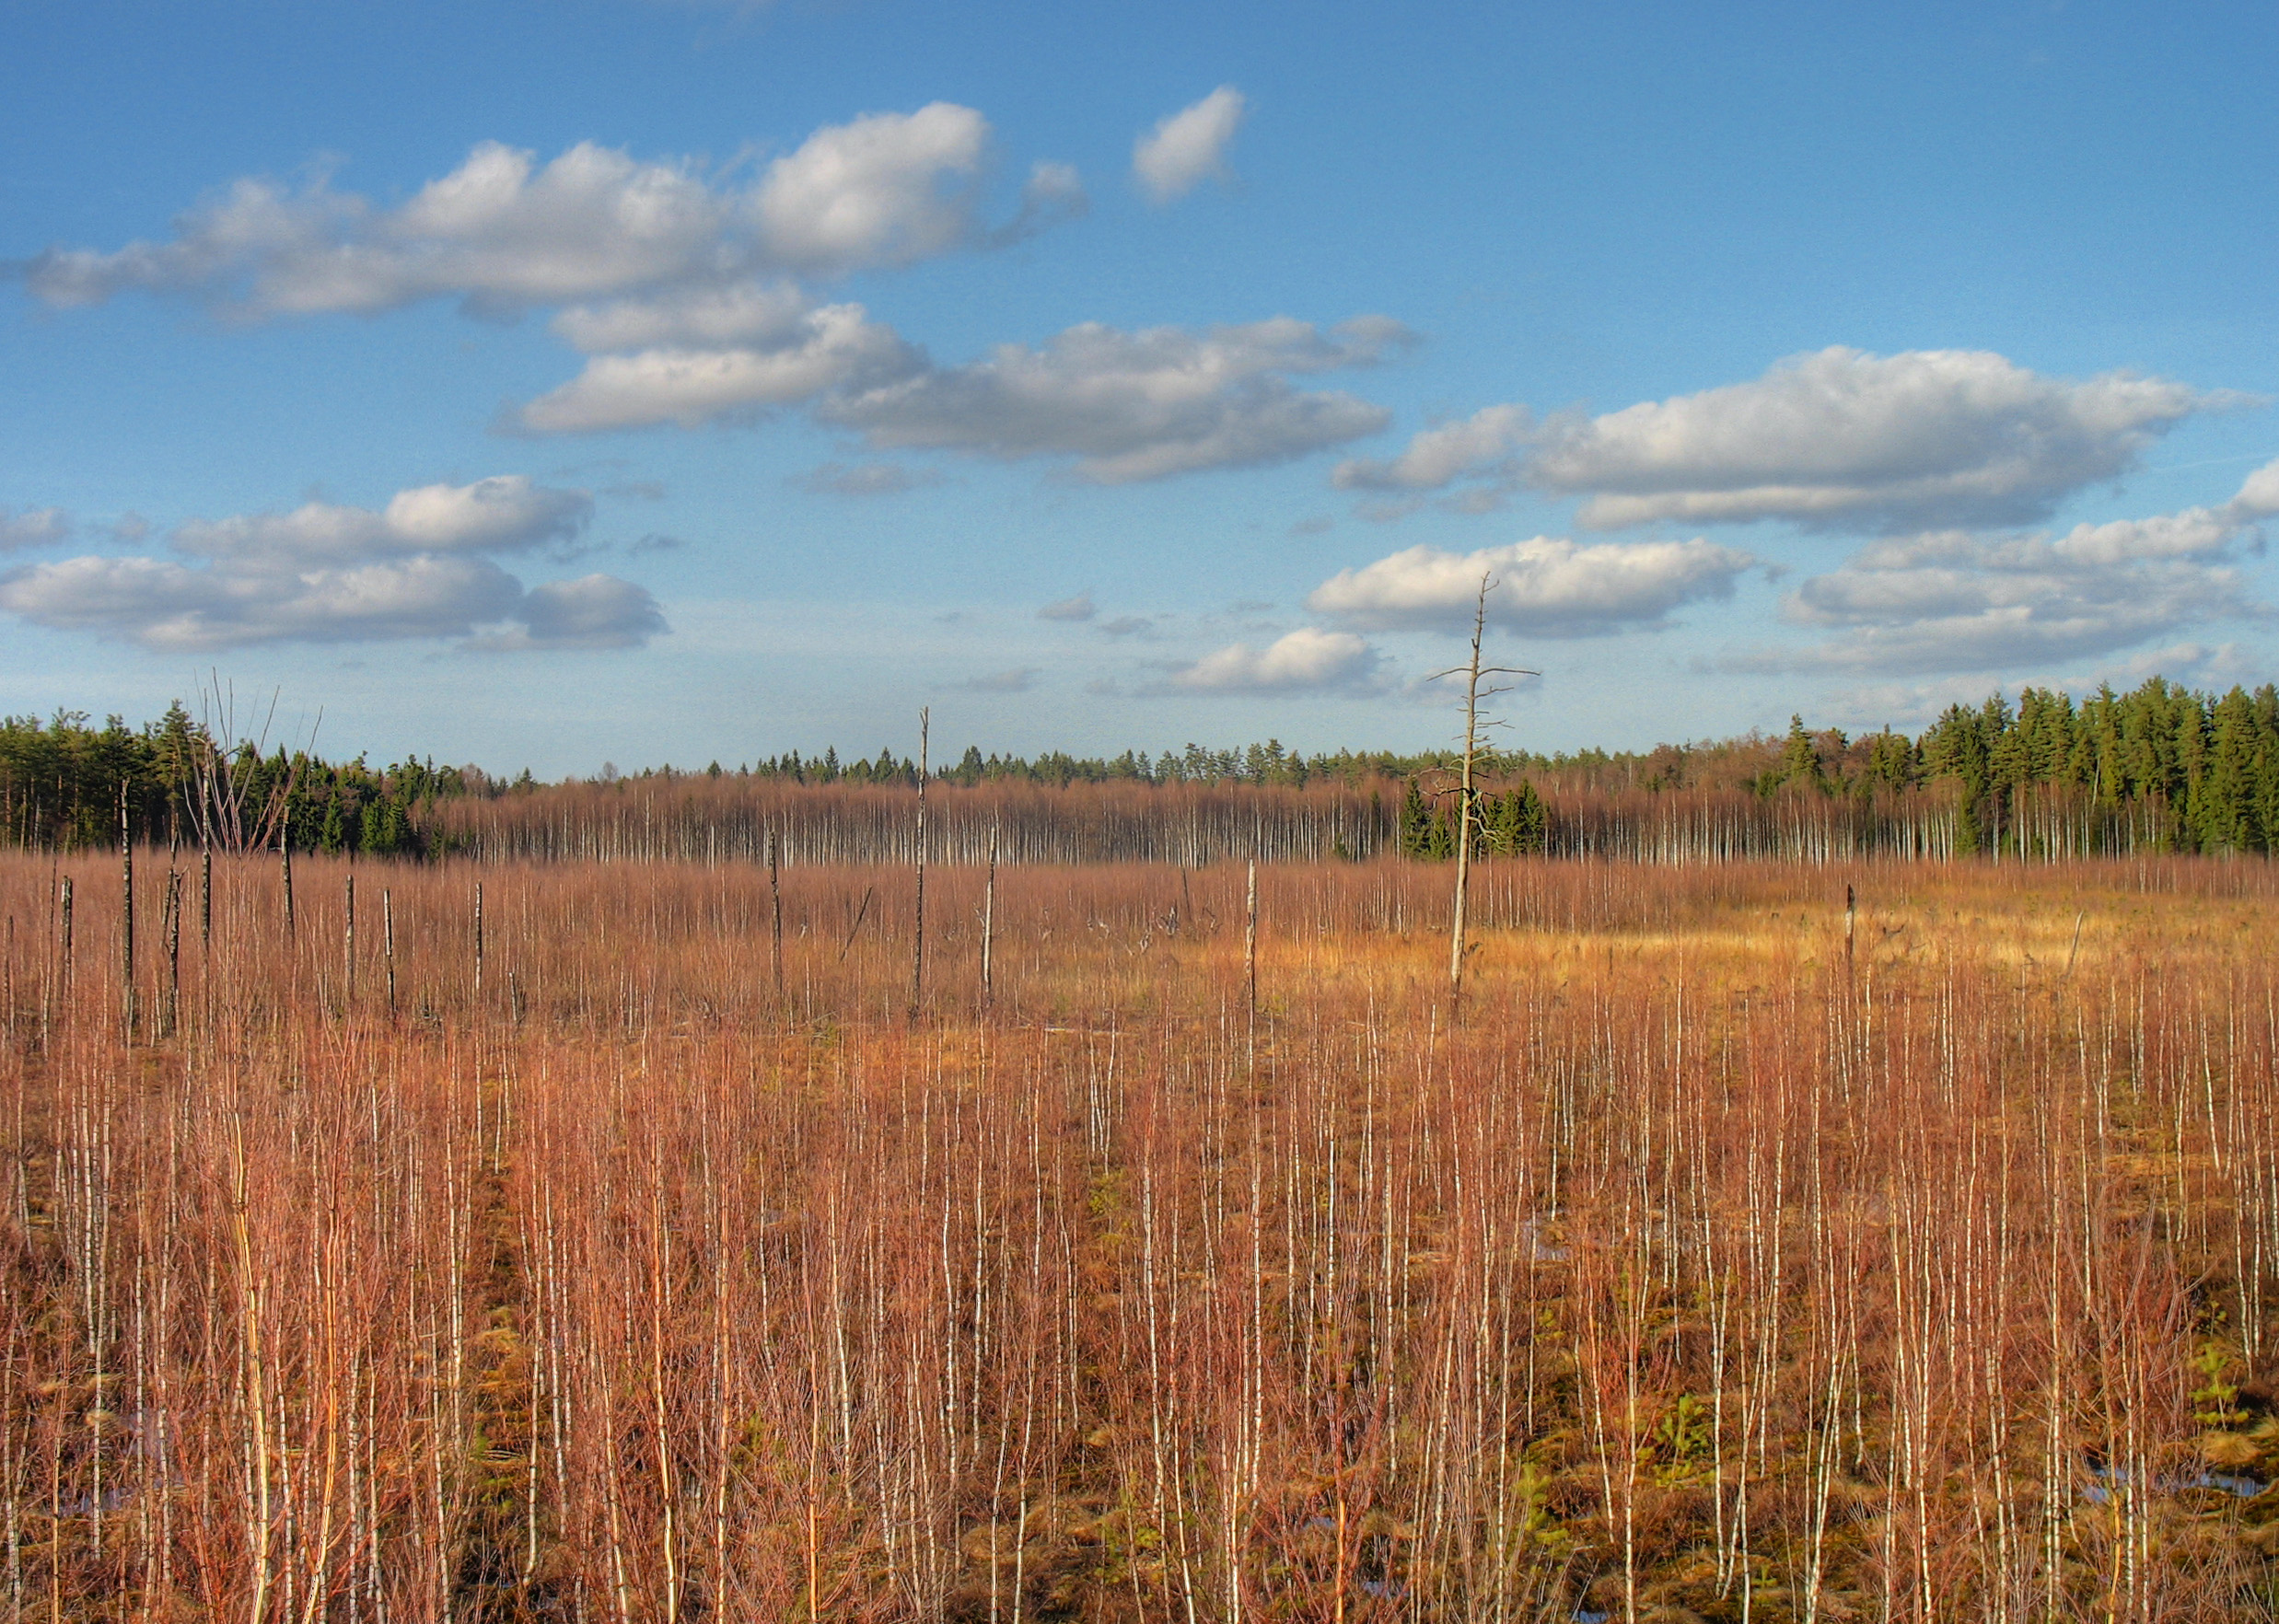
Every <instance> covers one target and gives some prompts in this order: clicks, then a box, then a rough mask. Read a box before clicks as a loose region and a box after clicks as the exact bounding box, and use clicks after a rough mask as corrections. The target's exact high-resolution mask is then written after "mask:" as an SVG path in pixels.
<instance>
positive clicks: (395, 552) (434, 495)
mask: <svg viewBox="0 0 2279 1624" xmlns="http://www.w3.org/2000/svg"><path fill="white" fill-rule="evenodd" d="M592 515H593V498H592V497H590V496H588V495H587V493H585V492H583V491H559V490H552V489H550V488H548V487H546V486H543V485H534V484H532V483H531V482H530V481H529V476H527V475H524V474H500V475H497V476H494V478H491V479H487V480H477V481H475V482H474V483H473V484H471V485H421V486H417V487H415V488H413V489H411V490H407V491H399V492H397V493H395V495H393V496H392V497H390V498H389V501H388V505H387V506H385V507H384V508H381V509H379V510H378V511H377V512H375V511H373V510H372V509H370V508H365V507H344V506H340V505H335V504H332V503H329V502H310V503H307V504H304V505H302V506H300V507H297V508H296V509H294V510H293V511H292V512H291V513H255V514H238V515H233V516H231V517H228V518H226V519H221V520H218V521H216V522H214V523H207V522H205V521H204V520H200V519H193V520H192V521H191V522H190V523H188V524H186V525H184V526H182V527H181V528H180V529H179V530H177V531H176V532H175V533H174V545H175V547H176V549H177V550H178V551H182V552H186V553H190V554H192V555H194V556H197V557H202V558H214V559H237V560H268V561H273V562H276V563H282V564H285V565H291V566H297V565H300V564H323V563H355V562H363V561H367V560H374V559H383V558H395V557H403V556H407V555H410V554H414V553H423V552H436V553H450V552H513V551H521V550H523V549H526V548H530V547H536V546H539V545H541V543H544V542H549V541H566V540H568V539H570V538H572V537H573V536H575V535H576V534H577V532H578V531H579V530H581V529H583V528H585V526H586V522H587V519H589V518H590V517H591V516H592Z"/></svg>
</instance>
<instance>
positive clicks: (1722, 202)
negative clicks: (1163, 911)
mask: <svg viewBox="0 0 2279 1624" xmlns="http://www.w3.org/2000/svg"><path fill="white" fill-rule="evenodd" d="M0 29H4V30H5V38H6V41H7V48H6V50H5V51H0V154H4V155H5V163H0V713H13V714H24V713H35V714H40V715H46V714H49V713H52V712H54V711H56V710H57V709H59V708H63V709H69V710H76V711H85V712H87V713H92V714H94V715H97V716H100V715H103V714H107V713H113V712H116V713H123V714H125V715H126V716H128V717H129V718H130V719H131V720H140V719H143V718H146V717H149V716H153V715H156V714H157V713H158V712H159V711H160V710H161V709H163V708H164V706H165V705H166V703H167V702H168V701H169V699H172V698H175V697H178V696H179V697H180V698H182V699H184V700H185V701H186V702H191V703H192V709H193V712H195V711H196V710H197V709H198V705H197V700H196V696H197V694H198V693H199V691H200V690H201V688H202V687H203V688H207V689H211V688H212V687H214V686H215V685H216V684H218V685H219V686H220V687H221V688H222V689H223V690H234V691H235V692H236V693H237V694H238V696H239V705H240V709H241V710H250V708H251V707H250V705H249V704H248V702H247V696H250V695H263V696H268V695H274V696H275V698H276V715H277V718H278V721H277V724H276V736H277V737H285V736H287V735H289V736H290V737H292V738H294V739H295V740H297V741H308V740H311V739H313V740H314V742H315V743H316V745H317V747H318V748H320V750H322V751H323V752H324V753H325V754H327V755H329V756H334V757H344V756H351V755H355V754H356V753H358V752H368V753H369V754H370V755H371V756H372V757H373V758H374V759H375V760H391V759H395V758H398V757H401V756H402V755H404V754H406V753H416V754H420V755H425V756H433V757H435V758H436V759H437V760H448V761H471V762H475V763H478V764H481V765H483V766H484V767H486V768H488V769H490V770H492V771H506V772H512V771H516V770H517V769H520V768H524V767H528V768H529V769H531V770H533V771H537V772H538V773H539V774H540V775H541V776H544V777H554V776H560V775H563V774H580V775H583V774H588V773H591V772H594V771H598V770H599V767H600V766H601V764H602V763H603V762H605V761H607V762H610V763H613V764H615V765H617V766H618V767H619V768H620V770H622V771H632V770H634V769H636V768H639V767H644V766H655V765H660V764H665V763H672V764H676V765H679V766H682V767H690V766H702V765H703V764H705V763H707V762H709V761H713V760H718V761H722V762H725V763H727V764H729V765H731V766H732V765H735V764H737V763H738V762H741V761H749V760H757V759H759V758H761V757H762V756H773V755H775V754H777V753H779V752H781V751H783V750H785V749H792V748H796V749H800V750H802V751H818V750H820V749H821V748H823V747H824V746H825V745H826V744H831V745H835V746H837V747H838V748H840V749H841V750H842V752H860V753H862V754H864V755H866V756H867V755H872V754H875V753H876V752H877V750H878V748H880V747H881V746H882V745H883V746H887V747H890V748H893V749H894V750H895V751H896V752H897V753H898V754H911V753H914V749H915V746H916V734H917V715H918V712H919V710H920V708H921V707H925V708H927V709H928V710H929V711H930V713H931V715H932V718H933V729H932V736H933V739H934V746H935V749H936V752H937V753H942V752H944V751H947V752H948V753H952V754H954V753H955V752H956V751H958V750H960V749H962V748H963V747H964V746H965V745H967V744H969V743H971V744H974V745H978V746H979V747H980V748H982V749H983V751H984V752H992V751H1013V752H1019V753H1023V754H1033V753H1035V752H1037V751H1041V750H1045V749H1065V750H1069V751H1073V752H1076V753H1080V754H1113V753H1115V752H1118V751H1121V750H1122V749H1124V748H1138V749H1143V750H1145V751H1147V752H1148V753H1150V754H1153V753H1155V752H1157V751H1159V750H1161V749H1164V748H1172V749H1174V750H1176V749H1178V748H1180V747H1181V746H1182V745H1183V744H1185V743H1186V742H1188V741H1199V742H1202V743H1204V744H1206V745H1213V746H1225V745H1230V744H1235V743H1238V742H1247V741H1250V740H1262V739H1265V738H1268V737H1274V738H1279V739H1280V740H1282V741H1283V742H1284V743H1285V744H1286V745H1289V746H1291V747H1293V748H1300V749H1305V750H1308V751H1319V750H1328V749H1335V748H1342V747H1351V748H1398V749H1414V748H1429V747H1433V746H1436V745H1442V744H1445V743H1448V741H1449V740H1450V739H1451V737H1453V736H1454V735H1455V733H1456V732H1457V731H1458V729H1459V726H1460V718H1459V711H1458V708H1457V703H1456V701H1457V698H1458V696H1457V695H1456V694H1455V693H1453V692H1452V691H1451V689H1450V685H1449V683H1448V681H1447V680H1446V679H1436V673H1438V672H1441V671H1444V670H1445V669H1447V668H1448V667H1451V666H1454V665H1457V664H1459V663H1460V662H1461V661H1462V660H1463V659H1464V658H1465V657H1466V655H1467V652H1468V646H1469V639H1470V635H1471V628H1472V623H1473V619H1474V615H1475V612H1479V611H1484V616H1485V633H1484V647H1485V657H1486V658H1487V659H1488V661H1489V662H1490V663H1492V664H1496V665H1503V666H1509V667H1519V668H1523V669H1525V670H1528V671H1530V672H1533V673H1535V675H1530V676H1527V677H1524V678H1520V679H1514V686H1513V688H1512V690H1511V691H1510V692H1508V693H1505V694H1502V695H1500V696H1498V697H1497V698H1496V699H1495V701H1494V715H1495V717H1496V719H1497V720H1499V721H1500V722H1501V723H1502V724H1503V725H1504V726H1503V728H1502V730H1501V731H1500V732H1499V733H1498V734H1497V735H1496V737H1497V739H1498V741H1499V742H1501V743H1504V744H1506V745H1507V746H1511V747H1516V748H1529V749H1535V750H1545V751H1551V750H1560V749H1573V748H1582V747H1587V746H1592V745H1598V746H1604V747H1608V748H1644V747H1646V746H1650V745H1653V744H1655V743H1657V742H1663V741H1681V740H1687V739H1698V738H1709V737H1727V736H1730V735H1733V734H1737V733H1741V732H1745V731H1747V730H1749V729H1751V728H1760V729H1764V730H1767V731H1773V732H1777V731H1779V730H1781V729H1783V728H1785V726H1786V725H1787V721H1788V718H1789V716H1790V714H1791V713H1803V714H1804V715H1805V716H1806V718H1807V719H1808V721H1810V722H1812V723H1814V724H1815V725H1836V726H1842V727H1845V728H1847V729H1851V730H1855V731H1858V730H1866V729H1872V728H1875V727H1878V726H1883V725H1893V726H1898V727H1901V728H1907V729H1917V728H1920V727H1921V726H1922V725H1924V723H1925V722H1927V721H1928V720H1929V719H1931V718H1932V717H1934V716H1936V714H1937V713H1938V712H1939V711H1940V710H1942V709H1943V708H1945V707H1946V706H1947V705H1948V704H1949V703H1952V702H1957V701H1969V702H1975V701H1977V700H1979V699H1982V698H1983V697H1984V696H1985V695H1986V694H1987V693H1988V692H1990V691H1992V690H1994V689H1996V688H2002V689H2006V690H2009V691H2011V692H2015V691H2016V690H2017V688H2018V687H2020V686H2022V685H2025V684H2029V683H2035V684H2043V685H2051V686H2059V687H2064V688H2066V689H2068V690H2073V691H2076V692H2082V691H2086V690H2089V689H2091V688H2093V687H2094V686H2095V685H2096V684H2098V683H2099V682H2100V681H2110V682H2112V683H2114V684H2115V685H2116V686H2122V687H2126V686H2131V685H2134V683H2136V682H2139V681H2141V680H2143V679H2145V677H2147V676H2149V675H2152V674H2155V673H2158V674H2162V675H2166V676H2168V677H2169V678H2171V679H2177V680H2180V681H2183V682H2186V683H2189V684H2191V685H2192V686H2194V687H2198V688H2215V689H2225V688H2228V687H2230V686H2231V685H2232V684H2233V683H2240V684H2244V685H2246V686H2248V687H2250V688H2252V687H2254V686H2256V685H2258V684H2261V683H2263V682H2267V681H2270V680H2273V678H2274V676H2279V622H2274V621H2273V614H2272V606H2273V604H2274V603H2279V564H2275V563H2274V562H2273V560H2272V559H2271V558H2270V557H2269V556H2268V554H2267V552H2266V546H2265V542H2266V531H2267V530H2270V529H2272V528H2274V525H2275V524H2279V407H2275V406H2274V401H2279V278H2275V277H2274V274H2273V271H2274V254H2273V249H2274V247H2275V246H2279V230H2274V220H2275V219H2279V214H2275V212H2274V207H2273V205H2274V203H2279V165H2274V164H2273V162H2272V161H2271V155H2272V154H2273V151H2274V150H2275V149H2279V142H2275V141H2274V137H2279V100H2274V99H2273V97H2272V96H2271V95H2270V94H2269V89H2268V82H2267V79H2268V75H2267V74H2266V72H2265V71H2264V68H2265V67H2267V66H2268V64H2271V63H2272V62H2273V60H2275V59H2279V12H2275V11H2273V9H2272V8H2271V7H2269V6H2244V5H2238V6H2220V5H2204V6H2193V5H2184V6H2170V7H2157V8H2156V7H2147V6H2124V5H2119V4H2113V5H2087V4H2079V3H2061V4H2054V5H2053V4H2051V3H2049V0H2039V3H2036V4H2017V5H2012V4H2006V3H2004V0H1991V3H1982V4H1973V5H1970V6H1942V5H1936V4H1930V5H1925V4H1913V5H1908V6H1879V5H1874V4H1864V5H1858V6H1843V7H1830V6H1806V5H1796V6H1775V5H1744V6H1732V7H1714V8H1713V7H1701V6H1678V5H1663V6H1648V5H1636V4H1624V3H1620V0H1617V3H1611V4H1607V5H1602V6H1551V5H1517V4H1509V3H1506V4H1498V5H1480V6H1458V5H1416V6H1402V7H1386V6H1349V5H1323V4H1316V5H1309V6H1295V5H1271V4H1254V5H1241V6H1226V5H1223V4H1221V5H1214V6H1189V5H1185V4H1179V3H1171V4H1165V3H1157V4H1155V5H1150V6H1144V7H1142V6H1112V7H1111V6H1074V7H1072V6H1064V5H1051V6H1048V5H1041V4H1039V5H1033V6H1032V5H983V6H958V7H950V6H938V5H932V6H921V5H906V4H892V3H889V0H778V3H776V4H742V5H738V4H703V3H700V0H454V3H453V4H450V5H428V4H424V3H420V0H390V4H387V5H379V4H366V3H361V0H342V3H338V4H327V5H322V6H316V5H306V4H303V5H285V4H231V5H218V4H207V3H202V0H170V3H169V4H167V5H164V6H153V5H121V4H107V3H105V0H76V3H74V4H71V5H64V4H60V3H47V0H0ZM2259 64H2261V65H2259Z"/></svg>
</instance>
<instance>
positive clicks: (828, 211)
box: [752, 101, 989, 273]
mask: <svg viewBox="0 0 2279 1624" xmlns="http://www.w3.org/2000/svg"><path fill="white" fill-rule="evenodd" d="M988 145H989V121H988V120H986V119H984V118H983V117H982V115H981V114H980V113H978V112H975V111H974V110H972V109H971V108H970V107H959V106H957V105H955V104H953V103H951V102H947V101H936V102H933V103H930V104H929V105H927V106H925V107H922V108H920V109H919V110H917V111H916V112H914V113H869V114H866V115H865V116H863V117H862V118H859V119H855V121H853V122H850V123H845V124H836V125H830V126H827V127H825V128H823V129H820V130H818V131H817V132H816V133H814V134H812V135H810V136H808V138H807V140H806V141H805V142H804V143H802V144H801V145H800V146H799V148H798V150H797V151H796V152H793V153H791V154H789V155H787V156H785V157H780V158H777V159H776V160H775V161H774V162H773V163H772V164H770V165H769V166H768V168H767V173H766V174H765V175H764V176H763V177H762V180H761V182H760V188H759V191H758V194H757V195H756V196H755V197H754V199H753V200H752V204H753V212H754V214H755V215H756V217H757V218H758V220H759V223H760V228H761V238H762V242H763V243H764V244H765V246H766V251H767V253H768V256H769V258H770V259H771V260H772V261H773V262H774V263H776V264H779V265H784V266H787V267H789V268H791V269H793V270H795V271H805V272H810V273H813V272H837V271H851V270H854V269H855V268H856V267H857V266H861V265H881V264H906V263H908V262H909V261H913V260H921V259H924V258H926V257H928V256H929V255H933V254H938V253H941V252H944V251H945V250H947V249H952V248H957V247H960V246H962V245H964V244H965V243H967V242H968V241H969V240H970V239H971V237H972V235H973V233H974V229H975V227H974V198H973V186H972V183H973V180H974V177H975V176H976V175H977V174H978V173H979V172H980V170H981V167H982V159H983V156H984V155H985V154H986V152H987V150H988Z"/></svg>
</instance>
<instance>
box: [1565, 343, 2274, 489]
mask: <svg viewBox="0 0 2279 1624" xmlns="http://www.w3.org/2000/svg"><path fill="white" fill-rule="evenodd" d="M2229 403H2231V402H2230V399H2229V398H2228V397H2219V396H2212V395H2207V394H2203V393H2201V392H2200V391H2197V390H2194V389H2190V388H2188V387H2186V386H2185V385H2183V384H2180V383H2175V382H2171V381H2169V380H2168V379H2165V378H2157V377H2139V376H2137V375H2135V374H2134V373H2127V372H2109V373H2104V374H2101V375H2099V377H2093V378H2090V379H2088V380H2087V381H2086V382H2072V381H2068V380H2065V379H2062V378H2049V377H2041V376H2040V375H2038V374H2036V373H2033V372H2030V371H2029V370H2027V369H2026V368H2024V367H2021V366H2018V365H2015V364H2014V363H2012V362H2010V361H2008V360H2006V359H2005V358H2004V357H2003V356H2000V355H1996V354H1989V353H1986V352H1982V351H1965V350H1917V351H1909V352H1906V353H1903V354H1896V355H1872V354H1866V353H1865V352H1863V351H1859V350H1854V349H1846V348H1843V347H1841V346H1838V347H1833V348H1830V349H1826V350H1821V351H1819V352H1818V353H1816V354H1805V355H1797V356H1793V357H1791V358H1790V359H1788V360H1786V361H1783V362H1781V363H1779V364H1778V365H1775V366H1773V368H1772V369H1771V370H1770V371H1768V372H1767V373H1766V374H1765V375H1764V376H1763V377H1760V378H1756V379H1753V380H1751V381H1750V382H1748V383H1742V384H1733V385H1729V386H1727V387H1725V388H1722V389H1706V390H1703V392H1701V393H1699V394H1694V395H1685V396H1680V397H1677V398H1674V399H1671V400H1659V401H1645V402H1642V403H1640V404H1638V405H1635V406H1632V407H1628V408H1626V409H1624V410H1623V411H1621V412H1611V413H1610V414H1608V415H1606V416H1602V417H1595V418H1589V419H1584V420H1571V421H1564V422H1561V421H1554V422H1552V423H1548V424H1546V425H1545V427H1544V429H1543V430H1542V431H1541V435H1539V437H1538V440H1537V443H1536V445H1535V446H1534V447H1533V449H1532V451H1531V453H1530V455H1529V458H1528V461H1527V470H1526V471H1527V478H1528V480H1529V481H1530V482H1531V483H1533V484H1535V485H1537V486H1539V487H1541V488H1542V489H1544V490H1548V491H1552V492H1556V493H1564V494H1575V495H1582V496H1586V497H1587V501H1586V502H1585V503H1584V505H1583V507H1582V510H1581V513H1580V515H1579V519H1580V522H1581V523H1582V524H1584V525H1586V526H1587V527H1589V528H1597V529H1611V528H1622V527H1624V526H1629V525H1638V524H1645V523H1649V522H1652V521H1655V520H1662V519H1675V520H1680V521H1682V522H1687V523H1719V522H1743V521H1748V520H1753V519H1767V518H1777V519H1788V520H1792V521H1794V522H1796V523H1798V524H1800V525H1803V526H1806V527H1808V528H1816V529H1831V530H1832V529H1869V530H1878V531H1883V532H1887V533H1894V532H1899V531H1903V530H1906V529H1909V528H1917V527H1927V526H1935V525H1948V524H1961V525H1986V524H2019V523H2028V522H2031V521H2033V520H2035V519H2039V518H2041V517H2045V516H2047V515H2048V514H2049V513H2050V511H2051V510H2052V507H2053V506H2054V505H2056V504H2057V503H2058V502H2059V501H2061V500H2062V499H2063V498H2064V497H2065V496H2067V495H2069V494H2070V493H2073V492H2076V491H2077V490H2080V489H2081V488H2082V487H2084V486H2087V485H2091V484H2095V483H2098V482H2099V481H2105V480H2110V479H2112V478H2114V477H2116V476H2117V475H2119V474H2122V473H2123V472H2125V471H2126V470H2128V469H2129V468H2131V467H2132V466H2134V463H2135V461H2136V459H2137V457H2138V455H2139V453H2140V452H2142V451H2143V450H2144V448H2145V447H2146V446H2147V445H2149V444H2150V443H2151V442H2152V441H2153V440H2155V439H2156V438H2157V437H2158V436H2159V435H2163V434H2166V433H2167V432H2168V431H2169V429H2170V428H2172V427H2174V426H2175V425H2176V424H2177V423H2180V422H2181V421H2183V420H2184V419H2185V418H2186V417H2188V416H2190V415H2192V413H2193V412H2199V411H2203V410H2207V409H2209V408H2211V407H2214V406H2219V405H2225V404H2229Z"/></svg>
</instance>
